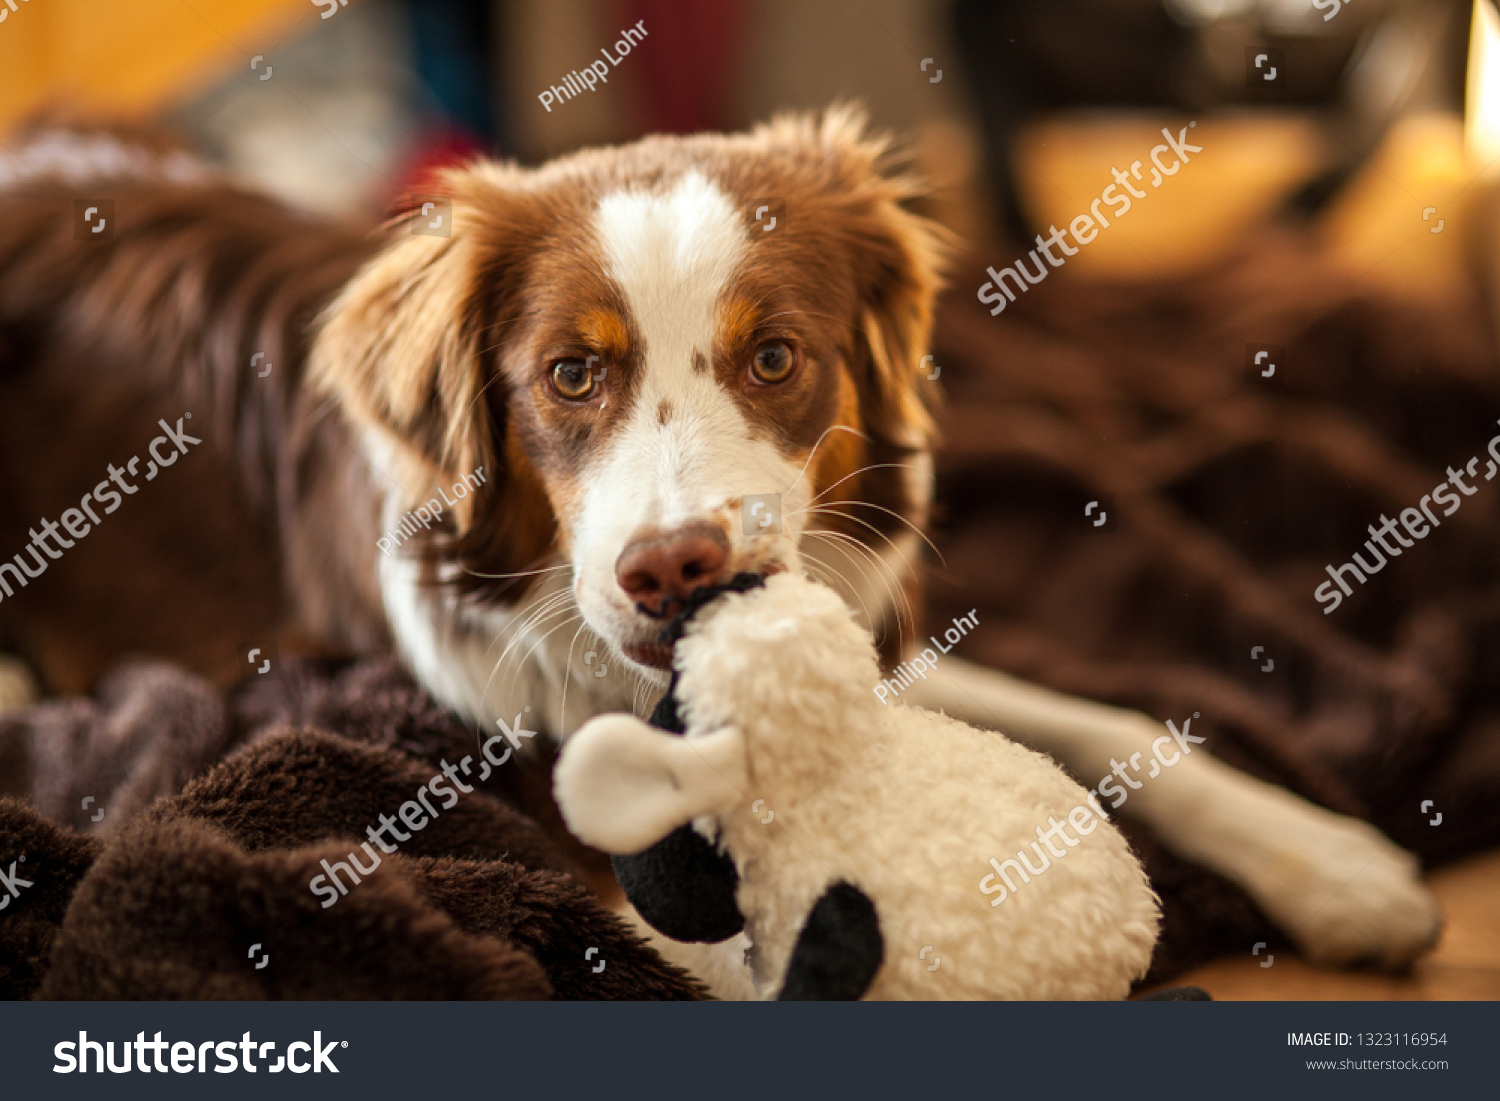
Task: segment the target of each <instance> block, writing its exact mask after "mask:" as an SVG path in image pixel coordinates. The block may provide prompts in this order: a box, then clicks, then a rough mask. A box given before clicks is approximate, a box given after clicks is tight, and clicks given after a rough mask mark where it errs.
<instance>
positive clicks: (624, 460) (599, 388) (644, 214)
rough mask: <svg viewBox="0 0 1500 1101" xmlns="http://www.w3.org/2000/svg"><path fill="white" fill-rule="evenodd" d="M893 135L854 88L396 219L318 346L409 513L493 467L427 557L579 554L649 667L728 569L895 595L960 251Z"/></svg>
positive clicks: (321, 370) (476, 568)
mask: <svg viewBox="0 0 1500 1101" xmlns="http://www.w3.org/2000/svg"><path fill="white" fill-rule="evenodd" d="M886 154H887V143H886V142H885V141H883V140H878V139H872V138H869V137H867V136H865V134H864V133H863V123H862V120H861V119H860V118H859V117H858V116H857V115H856V114H855V113H854V112H851V111H847V110H836V111H832V112H830V113H829V114H828V115H827V116H826V117H825V118H823V119H822V120H821V121H819V120H813V119H809V118H795V119H783V120H778V121H776V122H773V123H771V124H769V125H766V126H763V127H760V128H758V129H756V130H754V131H752V132H750V133H748V134H740V135H701V136H696V137H690V138H662V137H658V138H648V139H646V140H644V141H641V142H638V143H636V144H633V145H630V146H625V147H621V148H616V149H604V150H591V151H585V152H581V153H578V154H575V155H573V156H570V157H567V158H565V159H562V160H559V161H555V162H552V163H550V164H548V165H546V166H544V167H542V168H540V169H536V170H526V169H522V168H518V167H514V166H508V165H500V164H495V163H480V164H476V165H473V166H470V167H468V168H465V169H462V170H457V171H453V172H450V173H449V174H448V175H447V176H446V177H445V180H444V190H445V191H446V192H447V193H448V194H450V195H451V197H452V224H451V230H450V233H451V235H450V236H446V237H444V236H435V235H428V234H427V233H425V232H413V224H412V221H413V220H412V219H407V220H405V221H403V222H401V223H400V224H398V225H396V226H395V228H394V235H393V236H392V238H391V241H390V244H389V246H388V247H387V248H386V249H385V250H384V252H383V253H382V254H381V255H380V256H379V257H378V258H377V259H376V260H374V261H373V262H372V263H371V264H369V265H368V266H367V267H366V268H365V270H364V271H363V272H362V273H361V274H360V276H359V277H358V278H356V279H355V280H354V281H353V282H352V283H351V284H350V286H349V287H348V288H347V290H346V291H345V293H344V294H343V295H342V296H341V297H340V299H339V300H338V301H337V302H336V303H335V304H334V305H333V307H332V308H331V309H330V311H329V314H328V316H327V318H326V319H325V323H324V325H323V328H322V330H321V332H320V335H319V338H318V342H317V345H316V349H315V352H314V360H313V375H314V380H315V383H316V384H317V385H318V386H320V387H321V388H322V389H323V390H324V391H325V392H329V393H331V394H333V395H334V396H335V397H336V398H337V400H338V402H339V404H340V405H341V406H342V408H343V409H344V411H345V413H346V415H347V416H348V417H349V418H350V419H351V421H352V422H353V424H354V426H355V427H356V429H357V430H359V431H360V432H362V433H363V435H364V437H365V438H366V439H367V440H370V441H373V445H374V446H377V447H379V448H382V449H385V450H386V451H387V452H390V453H391V454H393V455H394V456H395V457H396V459H398V460H399V469H400V473H399V479H398V480H399V481H400V484H401V485H402V486H403V487H404V492H406V493H407V494H408V495H409V496H410V498H411V499H409V500H407V501H405V502H403V503H402V508H406V507H412V506H415V504H416V503H417V502H418V501H420V500H424V499H425V498H426V496H427V495H428V494H429V493H431V492H434V491H435V490H436V489H437V488H442V487H445V486H447V485H449V484H450V483H453V484H457V483H459V482H462V481H463V480H464V478H465V475H468V474H471V473H472V472H473V471H475V470H476V469H477V468H480V467H483V468H484V476H483V477H484V480H483V484H482V485H480V486H478V488H477V489H475V490H474V492H472V493H470V494H469V495H468V496H466V497H463V498H462V499H456V495H455V499H454V501H453V507H452V508H450V509H448V510H447V511H446V512H445V513H444V514H443V516H442V523H441V524H440V525H439V528H438V529H435V530H434V533H433V535H431V536H426V535H424V536H422V543H421V546H422V551H421V553H422V555H423V557H424V560H425V561H426V563H427V565H428V567H429V569H430V575H431V576H430V580H434V581H435V582H436V583H439V584H443V585H447V586H450V587H452V588H455V589H457V590H459V591H462V592H464V593H466V594H467V595H469V596H470V597H471V598H473V599H477V600H480V601H490V602H498V601H502V600H504V599H505V596H504V590H505V588H506V586H507V585H508V584H511V583H512V582H509V581H507V580H506V579H504V578H503V577H502V576H501V575H506V574H516V573H520V572H523V571H528V570H533V569H535V568H537V567H538V566H543V565H548V564H549V563H550V562H554V561H555V562H559V563H562V564H565V565H566V566H570V567H571V584H572V593H573V597H574V599H575V600H576V601H577V605H578V608H579V609H580V610H581V611H582V613H583V616H584V618H585V620H586V622H587V624H588V626H589V627H591V628H592V629H593V630H594V631H595V632H596V633H597V634H599V635H600V636H601V637H602V638H604V639H605V640H606V641H607V642H608V643H610V644H611V645H612V646H614V647H615V648H616V649H617V650H618V651H619V652H620V653H621V654H623V655H625V656H626V657H628V658H629V659H630V660H631V661H632V662H633V663H636V664H637V665H638V666H639V667H642V668H655V669H660V668H663V667H665V666H666V664H667V663H668V660H669V651H668V650H667V649H666V648H665V647H664V646H662V645H661V644H660V643H659V642H658V641H657V640H658V635H659V634H660V632H661V629H662V624H663V622H664V619H665V618H666V617H669V616H670V615H671V614H672V611H673V609H674V607H675V605H676V603H677V602H678V601H680V600H681V599H682V598H684V597H685V596H686V595H688V594H689V593H690V592H691V591H692V590H693V589H694V588H696V587H697V586H699V585H702V584H707V583H711V582H714V581H719V580H723V579H724V578H726V577H729V576H731V575H732V574H734V573H736V572H741V571H754V572H760V573H774V572H776V571H778V570H793V571H798V572H800V571H802V570H803V569H804V568H807V567H808V566H809V565H810V564H811V566H812V568H813V570H814V572H818V571H819V570H822V571H826V572H825V574H824V575H825V576H828V577H829V578H830V579H833V575H834V574H838V575H841V578H842V580H843V582H846V584H845V586H844V587H845V588H846V589H849V590H852V595H853V596H854V597H856V598H860V596H861V593H860V589H861V585H860V584H857V583H855V582H854V581H851V580H850V578H852V577H854V576H855V575H856V574H860V575H861V576H863V577H864V586H865V587H867V588H871V590H872V592H874V593H880V594H883V593H885V591H886V589H885V587H884V586H886V584H887V581H888V578H887V577H885V576H883V574H882V572H881V571H889V570H891V563H890V561H888V560H887V559H888V558H889V555H890V552H891V548H906V547H908V546H909V544H908V543H907V542H906V540H907V538H908V537H910V535H911V533H910V532H907V531H906V529H907V528H909V527H912V526H913V525H921V524H922V523H924V522H925V506H926V502H927V493H928V482H929V480H930V473H929V469H928V465H927V449H928V447H929V444H930V442H931V440H930V433H931V420H930V417H929V413H928V409H927V403H928V401H929V400H930V396H931V392H932V390H931V388H932V385H933V384H932V383H931V382H928V381H927V373H928V372H926V371H922V370H920V367H921V358H922V356H923V354H924V353H925V352H926V342H927V338H928V331H929V326H930V314H931V305H932V299H933V296H934V293H935V290H936V284H937V267H938V262H939V252H940V244H939V236H938V232H937V231H936V229H935V228H934V227H933V226H931V225H930V224H929V223H927V222H925V221H924V220H922V219H920V218H919V217H917V216H916V215H914V214H912V213H910V212H908V211H906V210H905V209H903V207H902V205H901V204H902V203H903V201H905V200H907V199H909V198H911V197H912V195H913V193H914V187H913V185H912V183H911V181H909V180H908V179H906V178H905V177H902V176H900V175H896V174H893V173H892V172H891V171H890V169H889V167H888V164H887V160H886ZM429 214H430V212H429ZM414 218H415V219H416V220H417V221H419V222H420V221H427V222H430V217H429V216H424V215H422V214H419V213H417V214H414ZM417 228H419V229H420V228H421V227H420V226H418V227H417ZM473 483H474V479H470V484H471V485H472V484H473ZM913 531H914V528H913ZM815 545H816V547H817V548H818V549H817V550H816V551H814V549H813V548H814V546H815ZM372 552H374V548H372ZM445 567H446V568H445ZM899 568H900V567H899V563H898V565H897V569H899ZM867 595H868V594H867ZM871 618H872V619H874V618H877V617H876V616H875V615H874V613H873V609H872V610H871ZM872 625H874V624H872Z"/></svg>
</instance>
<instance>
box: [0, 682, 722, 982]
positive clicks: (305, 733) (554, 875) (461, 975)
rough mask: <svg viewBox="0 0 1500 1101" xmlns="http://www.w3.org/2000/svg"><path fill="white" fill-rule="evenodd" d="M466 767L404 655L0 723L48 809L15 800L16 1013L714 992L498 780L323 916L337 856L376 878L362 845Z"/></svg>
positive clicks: (464, 735)
mask: <svg viewBox="0 0 1500 1101" xmlns="http://www.w3.org/2000/svg"><path fill="white" fill-rule="evenodd" d="M328 731H337V732H338V733H337V734H334V733H328ZM226 753H227V754H228V755H227V757H224V755H225V754H226ZM465 754H471V755H474V754H475V746H474V739H473V735H472V734H471V733H470V732H468V731H467V730H466V729H465V728H464V727H463V725H462V723H460V722H459V721H458V720H457V718H456V717H455V716H453V715H452V714H450V713H448V712H446V711H444V710H442V709H441V708H439V707H437V706H436V705H434V704H433V702H432V700H431V699H430V698H429V697H428V696H427V695H426V694H425V693H423V692H421V691H420V690H418V689H417V688H415V687H414V686H413V685H412V684H411V682H410V681H409V680H408V679H407V677H406V676H405V674H404V673H402V672H401V671H400V670H399V669H398V668H397V667H396V666H395V664H394V663H392V662H370V663H365V664H362V665H357V666H353V667H351V668H349V669H347V670H344V671H342V672H333V671H330V670H327V669H324V668H322V667H320V666H317V665H314V664H311V663H297V662H292V663H288V664H287V665H286V666H284V667H283V668H282V670H280V672H279V673H277V674H274V675H268V676H266V677H264V678H259V679H257V680H255V681H251V682H248V683H247V684H246V685H244V686H243V687H242V688H241V689H240V690H238V691H236V692H234V693H232V694H230V695H228V696H221V695H220V694H219V693H217V692H216V691H215V690H213V689H212V688H210V687H209V686H208V685H206V684H205V683H203V682H201V681H198V680H197V679H195V678H193V677H190V676H188V675H187V674H185V673H182V672H180V671H178V670H175V669H173V668H171V667H167V666H162V665H145V666H133V667H128V668H124V669H122V670H120V671H119V672H118V673H117V674H115V675H114V676H113V677H112V678H111V679H110V680H109V682H108V683H106V684H105V685H104V686H103V689H102V692H101V693H100V696H99V698H98V699H97V700H79V701H68V702H63V703H52V704H44V705H41V706H39V707H36V708H33V709H32V710H31V711H30V712H28V713H26V714H24V715H22V716H19V717H14V718H12V719H11V720H10V721H7V722H3V723H0V766H3V767H0V776H4V777H5V778H6V779H7V781H8V783H9V784H11V785H18V786H20V787H22V788H23V789H24V790H27V791H29V792H30V793H31V795H32V797H33V799H34V800H35V802H34V803H32V802H29V801H23V800H20V799H17V798H13V797H6V798H0V870H8V869H9V867H10V864H11V861H17V860H21V858H22V857H24V860H21V862H19V863H18V864H17V875H18V876H20V877H21V878H23V879H25V880H27V881H29V882H30V883H31V884H32V885H31V886H23V887H21V888H20V893H19V894H18V895H16V896H15V897H14V898H13V899H12V901H11V905H10V907H9V909H10V912H9V913H7V914H5V915H4V916H3V918H0V997H7V998H24V997H39V998H66V999H77V998H242V999H244V998H249V999H260V998H311V999H330V998H381V999H394V998H518V999H519V998H548V997H556V998H570V999H582V998H588V999H594V998H634V999H642V998H675V999H682V998H695V997H699V996H701V995H702V991H701V990H700V989H699V988H698V986H697V985H696V983H694V982H693V981H691V980H690V979H689V978H688V977H687V976H686V975H685V974H683V973H682V972H681V971H679V970H678V969H677V968H674V967H672V966H670V965H669V964H667V963H665V962H664V961H663V960H662V959H661V958H660V957H659V956H658V955H657V954H656V953H655V951H653V950H652V949H651V948H649V947H647V946H646V945H645V944H644V943H643V942H642V941H641V940H640V939H639V938H638V937H636V936H635V935H634V934H633V933H631V932H630V931H628V930H627V929H626V927H625V926H624V925H623V924H622V923H621V922H620V920H619V919H618V918H616V917H615V916H614V915H612V914H610V913H609V912H607V911H606V910H604V909H603V908H602V907H601V906H600V905H599V904H598V903H597V902H596V901H595V900H594V897H593V896H592V895H591V894H590V893H589V892H588V891H587V890H586V889H585V888H584V887H583V886H582V884H581V883H580V881H579V878H578V876H577V872H578V868H577V865H576V863H575V862H574V860H573V859H572V858H571V856H570V855H569V854H567V853H565V852H563V851H562V850H561V849H560V848H559V847H558V846H557V845H555V844H554V843H553V842H552V841H550V840H549V839H548V837H547V835H546V833H545V832H544V831H543V830H542V829H541V828H540V827H539V826H538V825H537V824H536V823H535V822H534V821H533V820H531V819H530V818H528V817H526V816H525V815H523V814H521V813H519V812H517V811H516V810H515V809H514V808H513V807H512V806H511V805H510V803H509V800H508V799H507V798H506V797H505V795H504V794H503V792H502V791H501V790H500V788H499V780H500V773H502V772H503V771H504V769H500V770H496V773H495V775H493V776H491V778H490V780H489V782H488V783H487V784H479V783H477V782H474V783H473V784H472V785H471V786H474V787H475V790H474V791H473V792H472V793H470V794H464V795H461V796H459V797H458V801H457V803H456V804H455V805H454V806H453V807H452V808H451V809H442V810H439V812H438V815H437V817H435V818H432V819H430V820H429V821H428V822H427V823H426V825H425V826H424V827H423V828H422V829H421V830H413V831H410V835H409V836H410V840H408V841H405V842H402V843H401V844H400V845H399V848H398V852H397V853H396V854H395V855H392V856H385V857H384V858H383V860H382V862H381V863H380V866H379V867H378V868H376V869H375V871H374V873H373V874H372V875H370V876H369V877H368V878H366V879H364V880H363V882H360V883H358V884H354V885H350V886H349V890H348V893H347V894H346V895H344V896H342V897H341V898H339V899H338V901H337V902H335V903H333V904H332V905H331V906H328V907H327V908H324V906H323V900H322V899H321V898H320V897H319V896H318V895H315V894H314V893H313V892H312V891H311V890H310V889H309V883H310V882H311V881H312V880H313V879H314V877H315V876H318V875H319V874H320V873H322V871H323V864H322V861H324V860H327V861H328V862H329V864H330V865H331V864H334V863H336V862H340V861H343V862H347V861H348V860H349V853H350V850H351V849H354V850H355V851H356V852H357V853H359V856H360V859H361V860H363V861H365V863H366V864H368V863H369V859H368V857H367V856H365V855H364V854H363V853H362V852H359V850H358V849H357V841H356V839H358V840H364V831H365V828H366V827H367V826H378V825H379V816H380V815H382V814H384V815H387V816H393V815H395V813H396V811H397V808H398V807H400V806H401V804H402V803H403V802H405V801H407V800H410V799H413V798H414V796H415V793H416V792H417V790H418V788H420V787H421V786H422V785H423V783H424V782H425V781H427V780H428V778H429V777H431V776H433V775H434V774H435V773H437V772H438V770H439V762H440V761H441V760H443V759H447V760H448V761H450V762H453V763H455V764H456V763H457V762H458V761H459V760H460V759H461V758H462V757H463V756H464V755H465ZM476 756H477V755H476ZM221 757H224V759H223V760H222V762H221V763H216V762H219V761H220V758H221ZM511 763H515V762H514V761H513V762H509V763H508V765H509V764H511ZM518 767H519V766H518ZM530 767H533V768H535V767H538V766H536V765H532V766H530ZM475 773H476V775H477V769H476V770H475ZM470 780H471V781H475V780H476V777H470ZM90 796H92V799H89V802H88V805H87V806H86V807H85V806H84V800H85V799H88V798H89V797H90ZM439 806H440V807H441V804H439ZM101 810H102V811H103V812H104V814H103V817H101V818H100V820H99V821H98V822H97V823H95V822H94V821H93V818H94V816H95V815H98V814H99V812H100V811H101ZM390 837H391V835H389V834H388V835H387V838H388V839H389V838H390ZM257 944H258V945H260V946H261V947H260V950H259V951H258V952H255V953H254V954H253V955H252V946H254V945H257ZM590 948H595V949H598V951H597V952H595V953H593V954H590V953H589V952H588V950H589V949H590ZM268 956H269V962H266V959H267V957H268ZM601 961H602V962H603V964H604V966H603V968H602V970H601V969H599V965H600V962H601ZM257 963H259V964H260V965H261V966H256V964H257Z"/></svg>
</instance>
